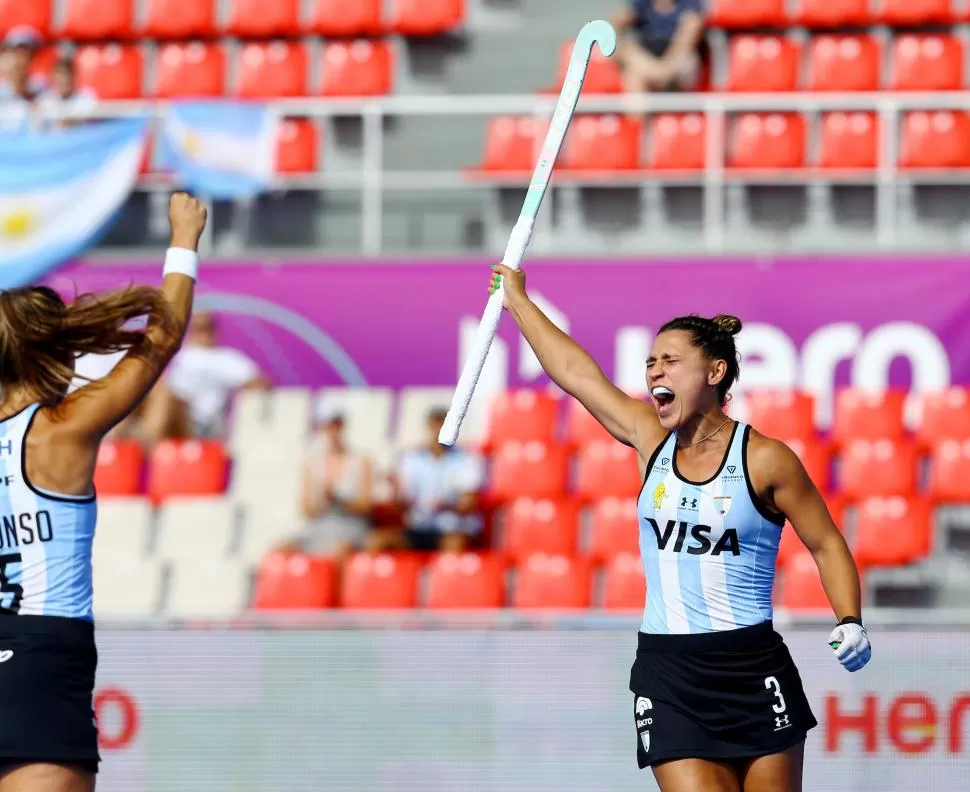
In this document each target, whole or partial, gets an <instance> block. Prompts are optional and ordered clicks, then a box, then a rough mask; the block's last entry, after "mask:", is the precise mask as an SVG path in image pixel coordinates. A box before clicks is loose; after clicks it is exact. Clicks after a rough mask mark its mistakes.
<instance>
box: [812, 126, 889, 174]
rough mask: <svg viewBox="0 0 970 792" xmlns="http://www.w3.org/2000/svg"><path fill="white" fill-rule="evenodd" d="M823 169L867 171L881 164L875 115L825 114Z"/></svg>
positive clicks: (821, 145)
mask: <svg viewBox="0 0 970 792" xmlns="http://www.w3.org/2000/svg"><path fill="white" fill-rule="evenodd" d="M820 149H821V151H820V154H819V160H818V165H819V167H820V168H833V169H835V168H864V169H867V170H871V169H872V168H875V167H876V165H877V164H878V163H879V122H878V120H877V118H876V115H875V114H874V113H862V112H856V113H842V112H837V113H824V114H823V115H822V139H821V142H820Z"/></svg>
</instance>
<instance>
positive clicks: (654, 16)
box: [613, 0, 704, 93]
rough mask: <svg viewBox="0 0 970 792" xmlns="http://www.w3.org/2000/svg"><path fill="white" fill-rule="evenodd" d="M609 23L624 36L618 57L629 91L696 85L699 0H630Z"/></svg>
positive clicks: (701, 18)
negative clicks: (611, 22)
mask: <svg viewBox="0 0 970 792" xmlns="http://www.w3.org/2000/svg"><path fill="white" fill-rule="evenodd" d="M613 25H614V27H615V28H616V30H617V33H619V34H620V35H621V37H622V38H621V40H620V43H619V46H618V48H617V59H618V61H619V64H620V69H621V70H622V72H623V83H624V86H625V88H626V90H627V92H628V93H648V92H652V91H653V92H655V91H671V90H691V89H693V88H694V87H695V86H696V84H697V80H698V76H699V72H700V56H699V49H700V47H701V44H702V43H703V38H704V11H703V5H702V0H631V2H630V5H629V6H628V7H627V8H626V9H624V10H623V11H621V12H619V13H618V14H617V15H616V16H615V17H614V19H613ZM627 33H632V34H633V35H627V36H624V35H623V34H627Z"/></svg>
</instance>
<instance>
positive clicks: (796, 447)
mask: <svg viewBox="0 0 970 792" xmlns="http://www.w3.org/2000/svg"><path fill="white" fill-rule="evenodd" d="M780 439H781V440H783V441H784V442H785V445H787V446H788V447H789V448H790V449H791V450H792V451H794V452H795V456H797V457H798V458H799V459H800V460H801V462H802V465H803V467H804V468H805V472H806V473H808V477H809V478H810V479H811V480H812V481H813V482H815V486H816V487H818V488H819V489H820V490H822V491H823V492H824V491H825V490H827V489H828V486H829V478H830V476H831V468H832V458H831V453H830V452H829V449H828V446H827V445H826V444H825V443H823V442H821V441H820V440H818V439H815V440H805V439H804V438H801V437H790V438H785V437H782V438H780Z"/></svg>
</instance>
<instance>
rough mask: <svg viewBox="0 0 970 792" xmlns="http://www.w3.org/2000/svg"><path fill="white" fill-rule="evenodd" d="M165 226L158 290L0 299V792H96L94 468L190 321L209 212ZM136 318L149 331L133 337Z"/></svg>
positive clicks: (181, 210)
mask: <svg viewBox="0 0 970 792" xmlns="http://www.w3.org/2000/svg"><path fill="white" fill-rule="evenodd" d="M169 219H170V221H171V225H172V243H171V247H170V249H169V250H168V253H167V255H166V257H165V269H164V273H165V277H164V283H163V286H162V288H161V289H155V288H150V287H147V286H135V287H131V288H128V289H124V290H121V291H117V292H111V293H105V294H99V295H84V296H82V297H79V298H77V299H76V300H74V301H73V302H72V303H71V304H69V305H67V304H65V303H64V301H63V300H62V299H61V297H60V296H59V295H58V294H57V293H56V292H55V291H53V290H52V289H49V288H47V287H44V286H36V287H25V288H19V289H11V290H9V291H5V292H0V389H2V390H0V529H2V530H0V792H90V791H91V790H93V789H94V786H95V774H96V773H97V771H98V764H99V761H100V758H99V755H98V735H97V726H96V724H95V722H94V711H93V691H94V674H95V667H96V665H97V652H96V649H95V644H94V621H93V616H92V582H91V578H92V575H91V544H92V541H93V539H94V527H95V521H96V515H97V507H96V502H95V492H94V483H93V476H94V468H95V461H96V459H97V456H98V446H99V444H100V442H101V439H102V438H103V437H104V436H105V435H106V434H107V433H108V431H109V430H110V429H111V428H112V427H114V426H115V425H116V424H118V423H119V422H120V421H121V420H122V419H123V418H125V416H127V415H128V414H129V413H130V412H131V411H132V410H133V409H135V407H136V405H137V404H138V403H139V402H140V401H141V400H142V399H143V398H144V397H145V395H146V394H147V393H148V392H149V390H150V389H151V387H152V385H153V384H154V383H155V381H156V380H157V379H158V377H159V375H160V374H161V373H162V370H163V369H164V368H165V366H166V364H167V363H168V362H169V360H171V359H172V356H173V355H174V354H175V352H176V350H177V349H178V348H179V344H180V343H181V340H182V336H183V334H184V332H185V328H186V325H187V324H188V321H189V316H190V314H191V312H192V299H193V292H194V286H195V279H196V275H197V272H198V254H197V252H196V251H197V248H198V242H199V236H200V235H201V234H202V230H203V228H204V227H205V222H206V213H205V209H204V208H203V207H202V205H201V204H200V203H199V202H198V201H196V200H195V199H194V198H191V197H189V196H188V195H185V194H176V195H174V196H172V198H171V201H170V204H169ZM139 317H146V318H147V323H146V324H145V326H144V329H141V330H138V329H132V328H131V327H130V326H129V322H130V321H131V320H133V319H137V318H139ZM120 350H126V352H127V353H126V354H125V356H124V357H123V358H122V359H121V361H119V362H118V364H117V365H116V366H115V367H114V369H112V371H111V372H110V373H109V374H108V375H107V376H105V377H104V378H103V379H101V380H98V381H97V382H92V383H89V384H87V385H84V386H83V387H81V388H78V389H77V390H75V391H73V392H72V393H70V394H69V395H68V388H69V386H70V384H71V381H72V379H73V377H74V361H75V359H76V358H77V357H79V356H80V355H84V354H89V353H91V354H98V355H101V354H110V353H112V352H117V351H120Z"/></svg>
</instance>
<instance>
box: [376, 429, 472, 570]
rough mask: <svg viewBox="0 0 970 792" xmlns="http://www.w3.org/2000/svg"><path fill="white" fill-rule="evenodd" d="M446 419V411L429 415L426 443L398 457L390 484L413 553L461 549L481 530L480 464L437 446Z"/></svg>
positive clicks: (460, 452)
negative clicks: (422, 446) (399, 458)
mask: <svg viewBox="0 0 970 792" xmlns="http://www.w3.org/2000/svg"><path fill="white" fill-rule="evenodd" d="M445 415H446V412H445V411H444V410H434V411H432V412H431V414H430V415H429V416H428V441H427V445H426V446H425V447H424V448H422V449H417V450H414V451H409V452H407V453H405V454H404V455H403V456H402V457H401V460H400V463H399V465H398V469H397V473H396V474H395V475H394V477H393V478H392V482H391V483H392V487H393V493H394V501H395V502H396V503H398V504H399V506H400V507H401V509H402V510H403V512H404V527H405V529H406V531H405V534H404V536H403V537H402V539H403V543H404V544H406V545H407V546H408V547H410V548H411V549H412V550H418V551H431V550H450V551H461V550H465V549H467V548H468V547H469V546H471V545H472V544H473V542H474V541H475V539H476V538H477V537H478V535H479V534H480V533H481V530H482V517H481V514H480V512H479V492H480V491H481V489H482V487H483V486H484V484H485V465H484V461H483V460H482V459H481V457H479V456H477V455H476V454H472V453H469V452H467V451H465V450H463V449H460V448H445V447H444V446H442V445H440V444H439V443H438V433H439V432H440V431H441V426H442V424H443V423H444V420H445Z"/></svg>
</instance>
